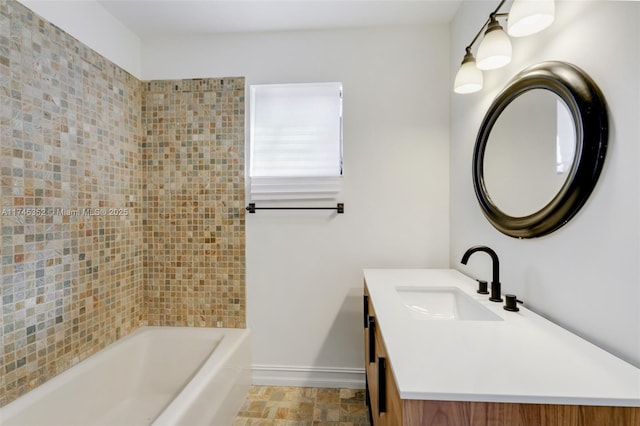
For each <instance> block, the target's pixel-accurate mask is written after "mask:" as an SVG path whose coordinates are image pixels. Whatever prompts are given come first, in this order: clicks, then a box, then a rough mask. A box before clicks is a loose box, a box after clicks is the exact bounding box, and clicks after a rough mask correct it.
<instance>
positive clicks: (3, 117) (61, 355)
mask: <svg viewBox="0 0 640 426" xmlns="http://www.w3.org/2000/svg"><path fill="white" fill-rule="evenodd" d="M141 99H142V95H141V83H140V82H139V81H138V80H137V79H135V78H133V77H132V76H131V75H129V74H128V73H126V72H124V71H123V70H121V69H120V68H117V67H116V66H114V65H113V64H112V63H110V62H109V61H107V60H106V59H104V58H103V57H101V56H99V55H97V54H96V53H95V52H93V51H92V50H90V49H88V48H87V47H85V46H84V45H82V44H80V43H78V42H77V41H76V40H75V39H73V38H72V37H70V36H68V35H67V34H65V33H64V32H62V31H61V30H59V29H58V28H56V27H55V26H53V25H51V24H49V23H47V22H45V21H43V20H42V19H40V18H39V17H38V16H36V15H34V14H33V13H31V12H30V11H29V10H28V9H26V8H24V7H23V6H21V5H20V4H19V3H16V2H14V1H5V0H2V1H0V100H1V104H0V108H1V110H0V128H1V130H0V132H1V133H0V197H1V198H0V208H1V210H2V214H1V216H0V220H1V224H2V227H1V232H2V245H1V246H0V258H1V260H2V264H1V268H2V277H1V280H2V282H1V287H0V291H1V292H2V305H1V308H2V312H1V315H0V327H1V331H2V333H1V334H0V367H1V370H0V405H4V404H5V403H7V402H9V401H10V400H13V399H14V398H15V397H17V396H18V395H21V394H23V393H25V392H26V391H28V390H30V389H32V388H34V387H35V386H37V385H38V384H40V383H42V382H44V381H46V380H47V379H49V378H51V377H52V376H55V375H56V374H58V373H60V372H61V371H63V370H66V369H67V368H69V367H70V366H71V365H73V364H75V363H77V362H78V361H79V360H82V359H84V358H86V357H87V356H89V355H91V354H93V353H95V352H96V351H97V350H99V349H101V348H103V347H104V346H106V345H107V344H109V343H111V342H113V341H115V340H117V339H118V338H119V337H120V336H121V335H124V334H127V333H129V332H130V331H131V330H132V329H134V328H135V327H137V326H138V325H139V324H140V322H141V320H142V313H143V310H142V300H143V299H142V280H143V268H142V250H143V239H142V237H143V236H142V220H141V213H142V210H141V209H140V200H139V194H140V193H141V179H140V177H141V176H140V172H139V167H138V162H139V154H138V151H139V144H140V140H139V139H140V135H141V128H140V123H141V120H140V111H141Z"/></svg>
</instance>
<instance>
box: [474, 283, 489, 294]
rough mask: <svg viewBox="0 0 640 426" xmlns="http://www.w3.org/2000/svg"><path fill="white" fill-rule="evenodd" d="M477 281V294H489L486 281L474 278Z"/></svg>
mask: <svg viewBox="0 0 640 426" xmlns="http://www.w3.org/2000/svg"><path fill="white" fill-rule="evenodd" d="M476 281H478V290H477V293H478V294H489V290H487V288H488V284H487V282H486V281H481V280H476Z"/></svg>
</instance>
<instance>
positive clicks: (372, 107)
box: [142, 25, 449, 386]
mask: <svg viewBox="0 0 640 426" xmlns="http://www.w3.org/2000/svg"><path fill="white" fill-rule="evenodd" d="M142 62H143V64H144V69H143V75H144V78H145V79H174V78H193V77H207V76H208V77H212V76H245V77H246V79H247V84H248V85H249V84H254V83H285V82H315V81H341V82H342V83H343V85H344V170H345V175H344V178H343V188H344V189H343V192H342V194H341V195H340V197H339V200H338V201H341V202H344V203H345V214H344V215H336V214H335V213H331V212H323V211H320V212H312V211H302V212H295V211H281V212H269V211H258V212H257V213H256V214H255V215H248V216H247V227H246V242H247V293H248V301H247V309H248V325H249V327H250V328H251V329H252V332H253V352H254V359H253V362H254V366H255V374H254V378H255V381H256V382H260V383H267V382H268V383H297V384H320V385H322V384H324V385H346V386H349V385H354V386H357V385H363V380H364V376H363V375H362V372H363V369H362V368H363V357H364V355H363V347H362V345H363V344H362V338H363V334H362V318H361V316H362V296H361V294H362V283H363V281H362V273H361V270H362V268H364V267H447V266H448V264H449V257H448V247H449V240H448V233H449V227H448V221H449V219H448V218H449V211H448V203H449V199H448V197H449V188H448V161H449V158H448V155H449V153H448V138H449V135H448V127H449V124H448V115H449V105H448V101H449V88H448V85H447V84H446V82H447V81H448V78H449V76H448V73H449V69H448V68H449V66H448V63H449V45H448V27H447V26H446V25H441V26H433V27H429V28H422V27H399V28H379V29H360V30H337V31H313V32H282V33H261V34H245V35H238V34H236V35H220V36H215V37H209V38H200V39H194V38H185V39H171V40H157V41H156V42H154V43H153V44H146V43H145V46H144V48H143V61H142ZM298 204H300V203H298ZM320 204H332V203H331V202H325V203H320Z"/></svg>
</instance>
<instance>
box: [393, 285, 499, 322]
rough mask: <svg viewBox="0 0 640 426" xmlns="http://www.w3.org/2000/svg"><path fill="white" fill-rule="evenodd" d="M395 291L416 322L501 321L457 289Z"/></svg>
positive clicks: (423, 288)
mask: <svg viewBox="0 0 640 426" xmlns="http://www.w3.org/2000/svg"><path fill="white" fill-rule="evenodd" d="M396 291H397V292H398V294H399V295H400V298H401V300H402V303H404V306H405V307H406V308H407V309H408V310H409V312H410V313H411V316H412V317H413V318H415V319H418V320H454V321H502V318H500V317H499V316H498V315H496V314H494V313H493V312H491V311H490V310H489V309H487V308H486V307H484V306H482V305H481V304H480V303H479V302H478V301H476V300H474V299H473V298H472V297H471V296H469V295H468V294H466V293H465V292H463V291H462V290H460V289H458V288H456V287H396Z"/></svg>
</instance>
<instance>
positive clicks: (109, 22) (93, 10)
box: [18, 0, 141, 78]
mask: <svg viewBox="0 0 640 426" xmlns="http://www.w3.org/2000/svg"><path fill="white" fill-rule="evenodd" d="M18 1H19V2H20V3H22V4H24V5H25V6H26V7H28V8H29V9H31V10H32V11H34V12H35V13H36V14H38V15H40V16H41V17H42V18H44V19H46V20H47V21H49V22H52V23H53V24H54V25H56V26H57V27H58V28H60V29H62V30H64V31H65V32H66V33H68V34H70V35H72V36H73V37H75V38H76V39H78V40H80V41H81V42H82V43H84V44H86V45H87V46H89V47H90V48H91V49H93V50H95V51H96V52H98V53H99V54H101V55H102V56H104V57H106V58H108V59H109V60H110V61H111V62H113V63H115V64H116V65H118V66H120V67H122V68H124V69H125V70H127V71H128V72H130V73H131V74H132V75H134V76H135V77H138V78H140V73H141V65H140V46H141V42H140V38H139V37H138V36H137V35H136V34H135V33H133V31H131V30H129V29H128V28H127V27H125V26H124V25H123V24H122V23H121V22H120V21H118V20H117V19H116V18H114V17H113V15H111V14H110V13H109V12H107V10H106V9H105V8H104V7H103V6H102V5H101V4H100V3H98V2H97V1H95V0H82V1H69V0H18Z"/></svg>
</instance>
